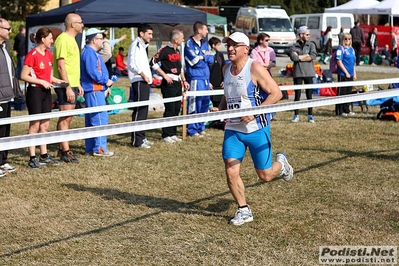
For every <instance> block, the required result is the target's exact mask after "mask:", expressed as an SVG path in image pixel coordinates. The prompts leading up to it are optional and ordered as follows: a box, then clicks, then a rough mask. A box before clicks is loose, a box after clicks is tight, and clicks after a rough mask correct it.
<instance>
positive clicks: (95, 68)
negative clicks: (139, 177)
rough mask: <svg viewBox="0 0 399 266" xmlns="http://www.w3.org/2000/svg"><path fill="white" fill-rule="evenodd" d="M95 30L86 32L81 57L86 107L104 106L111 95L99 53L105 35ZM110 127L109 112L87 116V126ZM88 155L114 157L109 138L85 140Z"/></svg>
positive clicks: (105, 70)
mask: <svg viewBox="0 0 399 266" xmlns="http://www.w3.org/2000/svg"><path fill="white" fill-rule="evenodd" d="M103 32H104V31H100V30H98V29H95V28H91V29H89V30H88V31H87V32H86V45H85V47H84V50H83V53H82V55H81V64H80V82H81V85H82V87H83V90H84V98H85V102H86V107H95V106H104V105H106V102H105V98H106V96H108V95H109V92H110V90H109V88H108V87H110V86H111V85H112V80H110V79H109V78H108V71H107V67H106V66H105V63H104V61H103V59H102V58H101V56H100V54H99V53H98V51H100V50H101V48H102V45H103V41H104V38H103V35H102V33H103ZM101 125H108V113H107V111H103V112H95V113H89V114H85V126H86V127H92V126H101ZM85 144H86V154H90V155H93V156H112V155H114V153H113V152H111V151H108V150H107V137H106V136H102V137H95V138H89V139H86V140H85Z"/></svg>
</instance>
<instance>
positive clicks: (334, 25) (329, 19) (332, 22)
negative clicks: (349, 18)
mask: <svg viewBox="0 0 399 266" xmlns="http://www.w3.org/2000/svg"><path fill="white" fill-rule="evenodd" d="M326 22H327V27H328V26H331V27H332V28H333V29H338V20H337V18H336V17H326Z"/></svg>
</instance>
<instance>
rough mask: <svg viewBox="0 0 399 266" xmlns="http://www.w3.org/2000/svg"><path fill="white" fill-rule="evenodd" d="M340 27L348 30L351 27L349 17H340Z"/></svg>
mask: <svg viewBox="0 0 399 266" xmlns="http://www.w3.org/2000/svg"><path fill="white" fill-rule="evenodd" d="M341 27H343V28H346V29H348V28H349V29H350V28H351V27H352V22H351V18H349V17H341Z"/></svg>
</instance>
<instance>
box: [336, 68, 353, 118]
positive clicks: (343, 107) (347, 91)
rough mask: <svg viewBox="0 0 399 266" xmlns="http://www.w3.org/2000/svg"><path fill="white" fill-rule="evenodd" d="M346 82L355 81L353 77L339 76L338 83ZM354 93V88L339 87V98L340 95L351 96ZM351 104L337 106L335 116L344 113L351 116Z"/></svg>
mask: <svg viewBox="0 0 399 266" xmlns="http://www.w3.org/2000/svg"><path fill="white" fill-rule="evenodd" d="M344 81H353V77H350V78H347V77H345V76H339V75H338V82H344ZM351 92H352V87H351V86H349V87H338V91H337V96H340V95H348V94H351ZM349 112H350V110H349V103H343V104H337V105H335V114H336V115H342V113H346V114H349Z"/></svg>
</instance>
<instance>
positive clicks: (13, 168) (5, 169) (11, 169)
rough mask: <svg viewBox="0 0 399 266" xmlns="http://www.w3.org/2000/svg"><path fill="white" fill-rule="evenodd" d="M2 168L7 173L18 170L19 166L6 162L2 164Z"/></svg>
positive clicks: (0, 167)
mask: <svg viewBox="0 0 399 266" xmlns="http://www.w3.org/2000/svg"><path fill="white" fill-rule="evenodd" d="M0 170H1V171H3V172H6V173H11V172H15V171H16V170H17V168H16V167H13V166H11V165H9V164H8V163H5V164H3V165H2V166H0Z"/></svg>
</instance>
